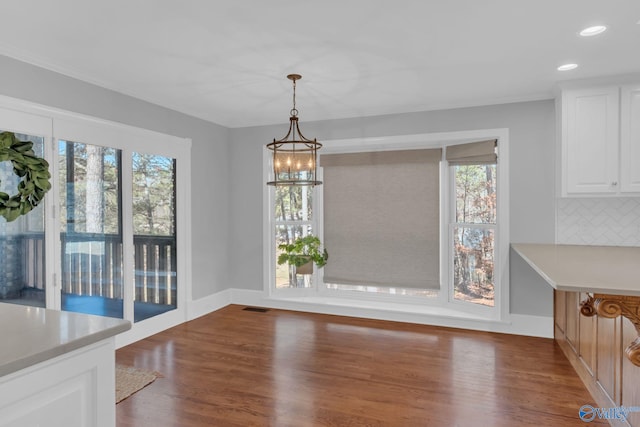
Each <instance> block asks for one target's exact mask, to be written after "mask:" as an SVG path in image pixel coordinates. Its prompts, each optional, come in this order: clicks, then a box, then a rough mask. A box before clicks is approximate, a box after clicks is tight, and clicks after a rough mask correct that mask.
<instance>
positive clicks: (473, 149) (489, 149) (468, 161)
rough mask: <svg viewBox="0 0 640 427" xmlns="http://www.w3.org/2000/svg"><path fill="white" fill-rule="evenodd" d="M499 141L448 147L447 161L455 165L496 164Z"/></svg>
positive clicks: (493, 140) (492, 140)
mask: <svg viewBox="0 0 640 427" xmlns="http://www.w3.org/2000/svg"><path fill="white" fill-rule="evenodd" d="M497 143H498V140H496V139H491V140H488V141H479V142H471V143H469V144H460V145H450V146H448V147H447V161H448V162H449V165H450V166H453V165H483V164H491V163H496V161H497V159H498V157H497V156H496V145H497Z"/></svg>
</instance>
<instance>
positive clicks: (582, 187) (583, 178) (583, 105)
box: [560, 85, 640, 197]
mask: <svg viewBox="0 0 640 427" xmlns="http://www.w3.org/2000/svg"><path fill="white" fill-rule="evenodd" d="M561 106H562V107H561V108H562V110H561V120H560V122H561V124H562V127H561V151H562V153H561V157H562V162H561V179H562V185H561V187H562V196H564V197H570V196H580V195H582V196H588V195H594V196H602V195H614V196H628V195H636V196H637V195H638V193H640V85H635V86H633V85H632V86H620V85H615V86H614V85H611V86H598V87H590V88H583V89H571V90H564V91H562V94H561ZM633 193H636V194H633Z"/></svg>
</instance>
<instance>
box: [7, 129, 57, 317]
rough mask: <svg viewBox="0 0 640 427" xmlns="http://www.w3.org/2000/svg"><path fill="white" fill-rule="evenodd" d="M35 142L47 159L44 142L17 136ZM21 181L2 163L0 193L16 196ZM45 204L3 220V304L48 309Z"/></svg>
mask: <svg viewBox="0 0 640 427" xmlns="http://www.w3.org/2000/svg"><path fill="white" fill-rule="evenodd" d="M15 135H16V137H17V138H18V139H19V140H21V141H31V142H33V151H34V153H35V155H36V156H38V157H44V138H43V137H41V136H34V135H26V134H19V133H16V134H15ZM19 182H20V178H19V177H18V176H17V175H16V174H14V172H13V165H12V164H11V162H9V161H3V162H0V193H5V194H7V195H9V196H13V195H15V194H17V192H18V190H17V188H18V183H19ZM45 297H46V274H45V235H44V203H40V204H39V205H38V206H37V207H36V208H35V209H33V210H32V211H31V212H29V213H28V214H26V215H22V216H20V217H18V219H16V220H14V221H11V222H7V221H6V220H5V219H4V218H3V217H0V302H9V303H15V304H23V305H31V306H36V307H45V305H46V298H45Z"/></svg>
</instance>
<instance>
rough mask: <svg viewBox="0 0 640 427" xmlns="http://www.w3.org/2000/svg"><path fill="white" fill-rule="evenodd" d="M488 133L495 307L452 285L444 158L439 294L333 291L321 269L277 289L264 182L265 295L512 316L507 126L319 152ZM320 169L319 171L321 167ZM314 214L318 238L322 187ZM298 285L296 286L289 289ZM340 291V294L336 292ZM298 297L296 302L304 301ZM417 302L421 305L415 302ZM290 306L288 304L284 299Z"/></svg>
mask: <svg viewBox="0 0 640 427" xmlns="http://www.w3.org/2000/svg"><path fill="white" fill-rule="evenodd" d="M486 139H497V140H498V150H499V152H498V156H499V160H498V164H497V179H498V181H497V193H498V200H499V202H498V209H497V213H496V214H497V224H498V226H497V228H496V244H495V251H496V253H495V258H496V261H497V267H498V269H497V271H495V278H496V287H495V295H494V301H495V306H494V307H485V306H480V305H478V304H472V303H468V302H464V301H457V300H454V299H453V289H452V286H451V283H450V279H449V275H450V274H449V271H450V270H451V266H450V262H451V261H450V260H451V259H452V257H451V256H450V254H449V251H451V250H452V249H451V245H450V242H449V241H448V240H449V239H448V230H449V226H448V224H449V221H450V212H451V204H450V195H449V193H450V188H449V187H450V175H449V173H450V171H449V168H448V166H447V164H446V161H443V162H442V165H441V188H442V189H443V191H442V192H441V196H440V197H441V200H440V206H441V216H440V221H441V227H440V233H441V239H440V241H441V254H442V256H441V267H442V268H441V275H442V276H441V277H442V280H441V283H442V285H443V287H442V288H441V291H440V294H439V296H438V297H436V298H431V299H430V300H429V299H416V298H415V297H404V298H403V297H400V296H394V295H367V293H366V292H348V291H334V290H330V289H326V287H325V286H324V284H323V282H322V277H321V275H322V271H320V274H319V277H314V283H317V284H320V285H319V286H316V287H315V288H312V289H305V290H304V292H299V291H298V290H284V291H282V290H278V291H277V292H276V291H275V283H274V282H275V280H274V278H273V277H272V276H274V274H273V269H272V266H273V265H275V249H274V245H275V243H274V240H273V239H274V236H273V231H272V230H273V224H274V218H273V209H271V206H272V203H273V200H272V197H273V196H272V195H273V190H271V189H270V188H269V186H267V185H265V188H264V192H263V209H264V212H265V213H267V214H266V215H264V217H263V218H264V220H263V249H264V250H263V254H264V260H263V261H264V262H263V272H264V276H263V277H264V295H265V297H267V298H271V299H278V300H280V301H281V302H282V300H284V301H286V300H289V301H292V302H296V301H295V298H297V297H301V296H302V297H305V298H306V299H305V300H304V301H305V302H319V303H321V304H323V305H325V306H326V305H335V306H340V307H344V306H345V305H347V306H352V307H354V309H355V308H360V307H362V306H363V304H364V305H366V306H367V307H368V308H370V307H373V308H378V309H382V310H398V305H399V304H400V305H407V306H409V305H410V306H411V307H413V308H412V310H418V311H419V312H423V313H424V314H425V315H434V316H447V317H448V316H452V314H451V313H456V312H458V313H460V316H461V317H467V316H468V315H472V316H477V317H478V318H480V319H486V320H493V321H502V322H508V321H509V130H508V129H506V128H499V129H479V130H470V131H459V132H442V133H427V134H413V135H401V136H389V137H375V138H353V139H340V140H329V141H322V144H323V147H322V149H321V150H322V152H321V154H334V153H351V152H362V151H387V150H402V149H419V148H436V147H444V146H447V145H455V144H464V143H469V142H475V141H479V140H486ZM270 162H271V157H270V156H269V153H268V151H267V149H266V148H265V149H264V150H263V163H262V164H263V176H264V182H266V181H267V180H268V177H269V176H270V175H271V174H272V168H271V165H270ZM319 172H320V173H321V171H319ZM314 203H315V204H316V205H315V206H314V212H315V213H316V216H315V217H314V221H315V225H316V228H315V229H316V230H317V233H318V235H319V236H320V238H322V236H323V234H322V232H323V230H322V224H323V221H322V218H321V215H322V192H321V191H319V192H317V194H316V196H315V197H314ZM291 291H294V292H291ZM337 292H339V294H338V293H337ZM300 301H302V300H299V301H297V302H300ZM417 305H419V306H418V307H416V306H417ZM285 306H286V304H285ZM453 316H454V317H455V314H453Z"/></svg>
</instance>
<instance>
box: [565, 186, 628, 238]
mask: <svg viewBox="0 0 640 427" xmlns="http://www.w3.org/2000/svg"><path fill="white" fill-rule="evenodd" d="M556 240H557V243H560V244H568V245H604V246H640V198H637V197H629V198H560V199H558V200H557V218H556Z"/></svg>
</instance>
